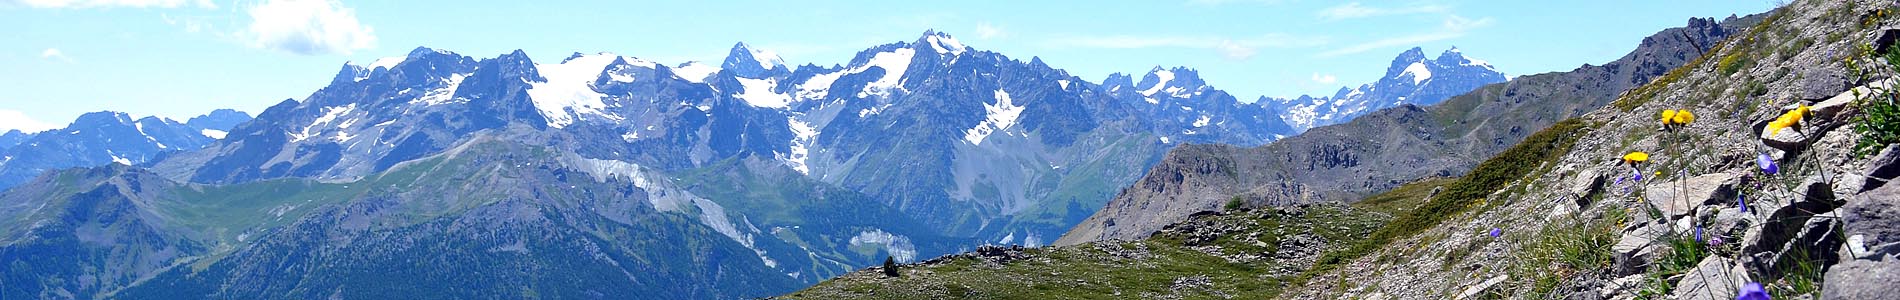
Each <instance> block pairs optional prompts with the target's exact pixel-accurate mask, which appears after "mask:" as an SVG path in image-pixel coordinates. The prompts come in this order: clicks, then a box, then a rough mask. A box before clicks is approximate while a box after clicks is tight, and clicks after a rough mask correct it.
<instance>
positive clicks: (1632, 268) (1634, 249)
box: [1610, 223, 1669, 276]
mask: <svg viewBox="0 0 1900 300" xmlns="http://www.w3.org/2000/svg"><path fill="white" fill-rule="evenodd" d="M1668 228H1669V225H1665V224H1660V223H1649V225H1647V226H1643V227H1638V228H1637V229H1636V230H1634V231H1630V232H1625V233H1623V237H1622V238H1621V239H1618V240H1617V241H1616V245H1612V246H1610V252H1612V253H1614V254H1616V259H1615V260H1616V266H1615V267H1616V275H1618V276H1627V275H1631V274H1637V273H1642V272H1643V270H1644V269H1645V268H1648V267H1649V263H1650V261H1651V260H1654V259H1655V257H1656V254H1657V253H1659V252H1661V249H1660V248H1659V247H1661V245H1658V244H1657V243H1656V239H1657V238H1660V237H1662V235H1664V234H1669V229H1668Z"/></svg>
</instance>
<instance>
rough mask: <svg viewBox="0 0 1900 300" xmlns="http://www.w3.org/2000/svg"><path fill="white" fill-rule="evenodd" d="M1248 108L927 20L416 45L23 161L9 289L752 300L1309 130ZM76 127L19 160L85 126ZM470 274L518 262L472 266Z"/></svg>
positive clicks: (1024, 225) (1058, 216)
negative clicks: (796, 32)
mask: <svg viewBox="0 0 1900 300" xmlns="http://www.w3.org/2000/svg"><path fill="white" fill-rule="evenodd" d="M1408 53H1409V52H1408ZM1441 60H1442V59H1441ZM1474 70H1475V69H1474ZM1486 70H1488V69H1486ZM1442 72H1452V71H1442ZM1440 76H1447V75H1440ZM1475 77H1483V76H1475ZM1446 78H1453V77H1450V76H1447V77H1446ZM1408 80H1409V79H1408ZM1449 81H1450V80H1441V81H1421V82H1415V83H1414V84H1419V83H1423V85H1426V86H1431V85H1434V82H1449ZM1406 95H1411V94H1406ZM1266 104H1268V103H1260V102H1256V103H1245V102H1240V101H1238V100H1237V98H1236V97H1234V96H1232V95H1230V94H1228V93H1226V92H1224V91H1221V90H1219V89H1216V88H1214V87H1212V86H1209V85H1207V84H1206V83H1205V82H1204V81H1202V80H1201V79H1200V78H1199V77H1198V75H1197V74H1196V72H1195V71H1194V70H1192V69H1189V68H1182V67H1175V68H1161V67H1156V68H1154V69H1152V70H1150V71H1149V72H1148V73H1147V74H1144V75H1143V76H1142V78H1141V80H1139V81H1136V80H1134V78H1133V76H1130V75H1123V74H1114V75H1111V76H1110V77H1109V78H1108V79H1106V80H1104V81H1103V83H1101V84H1097V83H1092V82H1089V81H1087V80H1084V79H1082V78H1080V77H1076V76H1073V75H1070V74H1068V73H1067V72H1066V71H1063V70H1061V69H1057V68H1054V67H1051V66H1048V65H1046V64H1044V63H1043V62H1042V61H1041V59H1040V58H1030V59H1029V60H1027V61H1024V60H1020V59H1012V58H1009V57H1007V56H1004V55H1002V54H998V53H994V52H988V51H980V50H977V49H974V48H971V47H968V46H965V45H963V44H962V43H961V42H959V41H958V40H956V39H955V38H953V37H951V36H950V35H948V34H944V33H939V32H934V31H931V32H925V33H924V34H923V35H922V36H920V37H919V38H918V39H917V40H915V41H910V42H897V43H890V44H884V45H879V46H876V47H872V48H869V49H866V50H864V51H862V52H860V53H859V54H858V55H857V56H856V57H855V58H853V59H852V60H851V61H850V62H848V63H845V64H840V65H832V66H818V65H803V66H796V67H793V66H787V65H784V64H783V59H781V58H779V57H777V56H776V55H775V54H772V52H770V51H765V50H761V49H754V48H752V47H751V46H750V45H747V44H745V43H738V44H736V45H734V46H733V48H732V50H731V52H730V54H729V55H728V57H727V58H726V60H725V61H723V62H721V63H720V64H719V65H718V66H717V67H715V66H712V65H710V64H706V63H701V62H688V63H683V64H677V65H666V64H660V63H656V62H652V61H647V60H643V59H640V58H637V57H631V56H622V55H616V54H611V53H597V54H581V53H575V54H572V55H569V56H568V57H566V58H565V59H562V60H560V61H558V62H537V61H535V60H533V59H531V58H530V57H529V56H528V55H527V54H526V53H523V52H522V51H514V52H512V53H507V54H503V55H500V56H497V57H493V58H485V59H477V58H473V57H468V56H464V55H461V54H457V53H454V52H450V51H445V50H439V49H431V48H426V47H419V48H416V49H415V50H413V51H410V52H409V53H408V54H407V55H405V56H402V57H390V58H383V59H378V60H374V61H370V62H368V63H347V64H345V65H343V66H342V67H341V68H340V69H339V71H338V72H337V74H336V75H335V76H334V77H332V79H331V81H330V82H329V84H328V85H327V86H325V87H323V88H321V89H319V90H317V91H315V92H313V93H312V94H311V95H310V96H308V97H305V98H304V99H301V100H298V99H287V100H284V101H282V102H280V103H278V104H276V105H273V106H271V107H270V108H268V109H266V110H264V111H263V112H261V113H259V114H258V115H257V116H256V118H255V119H250V120H248V121H237V122H232V121H228V119H227V118H223V117H205V118H204V121H202V122H201V121H200V120H199V119H194V120H193V121H191V122H187V124H186V125H190V123H204V124H206V125H202V126H213V125H211V124H216V125H222V126H218V127H216V128H220V129H212V130H207V129H211V128H209V127H182V128H185V129H180V130H177V131H183V132H187V133H196V135H193V136H195V137H196V138H193V139H189V140H179V141H173V140H167V139H165V138H168V137H158V135H153V136H154V138H152V139H150V141H151V142H152V143H151V144H153V146H152V147H150V149H145V150H151V151H150V152H138V151H134V150H136V149H144V148H138V147H144V146H143V145H144V144H139V145H119V144H110V146H109V147H107V146H101V147H96V148H97V149H107V153H106V154H107V155H108V156H111V155H120V156H122V157H121V158H123V160H124V161H123V162H122V164H123V165H136V166H122V165H121V166H114V165H106V164H107V163H108V162H110V161H111V160H112V158H110V157H108V158H101V159H94V160H88V161H77V162H71V163H66V164H64V165H59V166H57V167H53V166H49V167H42V168H40V169H31V170H26V172H23V173H21V174H27V175H23V176H22V177H21V179H20V180H21V181H22V182H23V183H22V184H19V185H18V186H16V187H14V188H11V189H8V190H6V191H4V192H0V199H3V200H4V202H0V206H5V207H6V208H7V209H6V210H7V213H6V215H3V216H0V217H4V218H0V219H4V220H11V221H10V222H9V223H5V224H0V225H4V227H3V228H0V233H5V234H6V235H5V237H6V239H5V240H4V242H5V243H4V244H3V245H0V263H23V262H33V263H32V265H33V266H35V267H31V268H13V269H9V271H8V272H6V274H5V277H0V278H7V279H6V281H5V282H6V283H7V284H0V295H7V296H8V298H12V297H14V296H21V297H29V298H30V297H42V298H45V297H51V298H130V299H142V298H205V297H209V298H248V297H249V296H254V295H285V296H289V297H300V298H318V297H345V298H356V297H393V296H399V295H400V296H402V297H417V296H416V295H414V294H412V293H409V292H405V291H416V290H419V289H427V290H431V291H441V292H440V293H436V294H435V295H436V296H431V297H444V298H466V297H476V296H477V295H504V294H505V295H523V296H524V297H526V296H530V295H534V296H541V297H580V298H589V297H598V296H600V295H628V294H631V295H663V294H664V295H678V296H680V297H688V298H732V297H756V296H767V295H773V294H777V293H782V292H785V291H789V290H792V289H796V288H798V287H800V286H804V285H808V284H811V283H815V282H817V281H818V280H822V279H824V278H829V277H831V276H834V275H837V274H843V273H845V272H849V271H851V270H855V269H857V268H859V267H862V266H867V265H871V264H874V263H876V262H878V261H880V260H882V259H883V258H885V257H892V258H895V259H897V260H899V261H915V260H918V259H920V258H924V257H931V256H936V255H941V254H944V253H950V252H954V251H959V250H963V249H969V248H971V247H974V246H975V245H980V244H985V243H1000V244H1026V245H1041V244H1046V243H1048V242H1049V241H1050V240H1052V239H1053V238H1054V237H1055V236H1057V235H1059V234H1061V233H1062V232H1064V231H1066V230H1068V229H1069V228H1070V226H1071V225H1073V224H1075V223H1077V222H1080V221H1081V220H1082V219H1083V218H1085V217H1087V216H1088V215H1089V214H1090V213H1092V212H1094V211H1095V208H1096V207H1100V206H1101V205H1102V203H1103V202H1104V201H1107V200H1108V199H1109V198H1110V197H1111V196H1113V195H1114V190H1115V189H1116V188H1118V187H1121V186H1126V185H1129V184H1131V183H1133V182H1134V181H1135V180H1136V179H1138V178H1139V176H1141V174H1142V173H1141V171H1142V170H1145V169H1148V168H1149V167H1150V166H1152V165H1153V164H1155V163H1156V162H1158V161H1160V159H1161V158H1162V154H1163V153H1164V152H1166V151H1167V150H1168V149H1169V148H1173V147H1176V146H1177V145H1183V144H1192V143H1220V144H1233V145H1261V144H1265V143H1268V142H1271V141H1274V140H1277V139H1280V138H1283V137H1286V136H1290V135H1294V134H1297V133H1298V132H1297V129H1296V128H1295V127H1293V126H1291V125H1288V124H1287V123H1286V122H1284V121H1283V120H1282V119H1281V118H1279V117H1278V116H1276V115H1275V114H1274V113H1273V111H1274V109H1271V108H1269V107H1268V106H1267V105H1266ZM220 114H228V113H219V114H214V115H220ZM88 116H90V117H82V118H81V119H82V121H87V120H92V119H99V118H105V117H112V118H116V119H126V118H125V117H124V116H123V114H117V115H113V114H107V115H101V116H93V115H88ZM213 120H227V121H224V122H214V121H213ZM122 121H129V120H122ZM80 123H88V124H89V123H92V122H91V121H88V122H77V123H75V126H72V127H69V128H67V129H62V130H61V131H52V132H49V133H41V134H36V135H34V136H33V137H32V139H29V140H27V141H24V142H21V143H20V144H19V145H15V146H13V147H8V150H7V151H25V150H21V149H49V148H51V147H46V146H44V145H51V144H50V143H37V144H36V143H35V142H33V141H34V140H36V139H42V138H48V139H50V138H53V137H55V136H57V135H53V134H51V133H70V134H81V133H90V132H97V131H98V130H88V129H85V128H84V127H83V126H79V124H80ZM119 123H125V124H134V123H130V122H119ZM158 123H163V122H158ZM172 123H176V122H172ZM155 124H156V123H155ZM131 127H133V129H137V128H139V126H138V125H132V126H131ZM146 128H147V129H148V131H149V129H151V127H150V126H147V127H146ZM168 128H169V127H168ZM115 130H117V131H125V130H123V129H115ZM164 132H171V130H168V131H164ZM220 133H222V135H223V136H221V137H217V136H214V135H219V134H220ZM9 136H11V135H9ZM135 137H137V136H132V137H121V136H112V137H111V138H108V139H104V140H106V141H108V142H111V141H120V142H123V141H126V140H134V141H137V140H141V139H143V138H135ZM159 144H162V145H163V146H162V147H161V146H157V145H159ZM159 150H165V151H159ZM34 151H46V150H34ZM101 165H106V166H101ZM68 167H80V168H75V169H62V168H68ZM45 170H52V171H45ZM42 172H43V173H42ZM34 176H37V177H34ZM469 249H483V250H482V251H470V250H469ZM440 253H453V254H452V255H448V256H439V255H438V254H440ZM390 265H400V266H403V267H401V268H398V269H401V270H402V272H398V273H389V272H381V271H377V270H384V269H379V267H380V266H390ZM471 268H473V269H471ZM484 268H496V269H495V270H507V271H497V272H482V273H481V274H482V275H481V276H477V277H468V276H465V274H468V273H470V272H474V271H473V270H480V269H484ZM545 270H560V271H561V272H559V273H548V272H544V271H545ZM424 298H426V297H424Z"/></svg>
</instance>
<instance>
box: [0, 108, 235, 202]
mask: <svg viewBox="0 0 1900 300" xmlns="http://www.w3.org/2000/svg"><path fill="white" fill-rule="evenodd" d="M250 120H251V115H250V114H246V113H244V112H240V111H236V110H230V109H219V110H214V111H211V112H210V113H206V114H204V115H200V116H197V117H192V118H191V119H188V120H186V121H185V122H178V121H176V120H172V119H167V118H160V117H144V118H139V119H133V118H132V117H131V116H129V115H126V114H125V113H121V112H111V111H101V112H93V113H87V114H83V115H80V116H79V118H77V119H75V120H73V122H72V124H69V125H67V126H66V127H65V128H62V129H55V130H47V131H42V132H35V133H24V132H21V131H19V130H11V131H8V132H6V133H4V134H0V190H5V189H7V188H9V187H13V186H14V185H18V184H20V183H22V182H26V181H27V180H29V179H32V178H33V177H34V176H39V175H40V173H44V172H46V171H50V170H58V169H65V168H73V167H91V166H98V165H102V164H109V163H118V164H125V165H136V164H142V163H145V162H147V161H151V160H154V159H157V158H158V157H160V156H162V155H164V154H165V153H167V152H172V151H187V150H197V149H198V148H201V147H204V146H205V145H210V144H211V142H212V141H215V140H217V139H220V138H224V136H225V132H226V131H229V130H231V128H232V127H235V126H237V124H238V123H243V122H245V121H250Z"/></svg>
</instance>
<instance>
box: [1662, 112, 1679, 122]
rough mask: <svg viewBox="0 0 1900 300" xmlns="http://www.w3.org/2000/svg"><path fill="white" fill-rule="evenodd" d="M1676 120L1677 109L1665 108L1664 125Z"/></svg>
mask: <svg viewBox="0 0 1900 300" xmlns="http://www.w3.org/2000/svg"><path fill="white" fill-rule="evenodd" d="M1675 120H1676V110H1674V109H1665V110H1663V115H1662V122H1663V125H1669V122H1672V121H1675Z"/></svg>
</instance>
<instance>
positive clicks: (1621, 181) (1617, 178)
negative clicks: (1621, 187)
mask: <svg viewBox="0 0 1900 300" xmlns="http://www.w3.org/2000/svg"><path fill="white" fill-rule="evenodd" d="M1616 184H1623V176H1617V177H1616Z"/></svg>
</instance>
